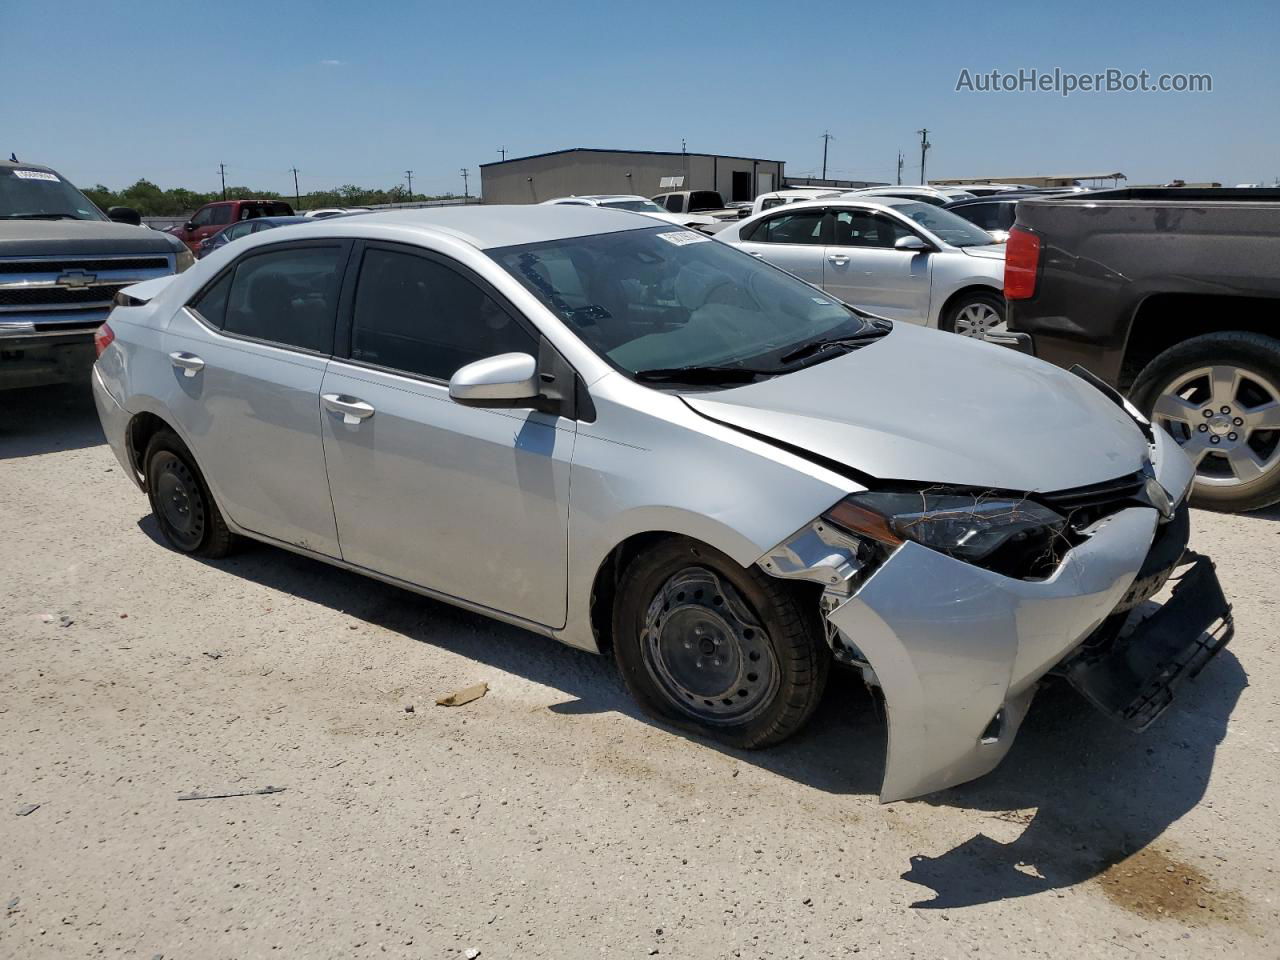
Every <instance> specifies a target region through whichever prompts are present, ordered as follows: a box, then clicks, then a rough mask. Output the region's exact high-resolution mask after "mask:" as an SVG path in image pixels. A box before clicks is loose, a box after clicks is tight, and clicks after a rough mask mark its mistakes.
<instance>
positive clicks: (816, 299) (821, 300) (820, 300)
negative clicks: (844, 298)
mask: <svg viewBox="0 0 1280 960" xmlns="http://www.w3.org/2000/svg"><path fill="white" fill-rule="evenodd" d="M809 299H810V300H812V301H813V302H814V303H820V304H822V305H823V306H824V307H827V306H830V305H831V301H830V300H827V299H826V298H824V297H810V298H809Z"/></svg>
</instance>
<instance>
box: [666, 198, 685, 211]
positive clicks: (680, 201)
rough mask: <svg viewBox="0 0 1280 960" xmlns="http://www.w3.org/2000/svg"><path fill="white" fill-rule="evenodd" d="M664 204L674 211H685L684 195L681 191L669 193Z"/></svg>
mask: <svg viewBox="0 0 1280 960" xmlns="http://www.w3.org/2000/svg"><path fill="white" fill-rule="evenodd" d="M663 206H665V207H666V208H667V209H668V210H670V211H671V212H672V213H684V196H683V195H681V194H679V193H669V194H667V199H666V200H665V201H664V202H663Z"/></svg>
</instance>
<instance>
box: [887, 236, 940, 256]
mask: <svg viewBox="0 0 1280 960" xmlns="http://www.w3.org/2000/svg"><path fill="white" fill-rule="evenodd" d="M893 249H895V250H908V251H911V252H913V253H915V252H920V251H923V250H929V249H931V248H930V246H929V244H927V243H925V242H924V240H922V239H921V238H920V237H917V236H916V235H915V234H911V235H910V236H907V237H899V238H898V239H897V241H896V242H895V243H894V245H893Z"/></svg>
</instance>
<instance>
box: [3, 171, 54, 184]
mask: <svg viewBox="0 0 1280 960" xmlns="http://www.w3.org/2000/svg"><path fill="white" fill-rule="evenodd" d="M13 175H14V176H15V177H17V178H18V179H19V180H52V181H53V182H54V183H57V182H58V178H57V177H56V176H54V175H53V174H52V173H46V172H45V171H44V170H15V171H13Z"/></svg>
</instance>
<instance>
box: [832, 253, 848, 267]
mask: <svg viewBox="0 0 1280 960" xmlns="http://www.w3.org/2000/svg"><path fill="white" fill-rule="evenodd" d="M827 262H828V263H834V264H835V265H836V266H837V267H843V266H844V265H845V264H846V263H848V262H849V258H848V257H846V256H845V255H844V254H840V253H833V254H832V255H831V256H829V257H827Z"/></svg>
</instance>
